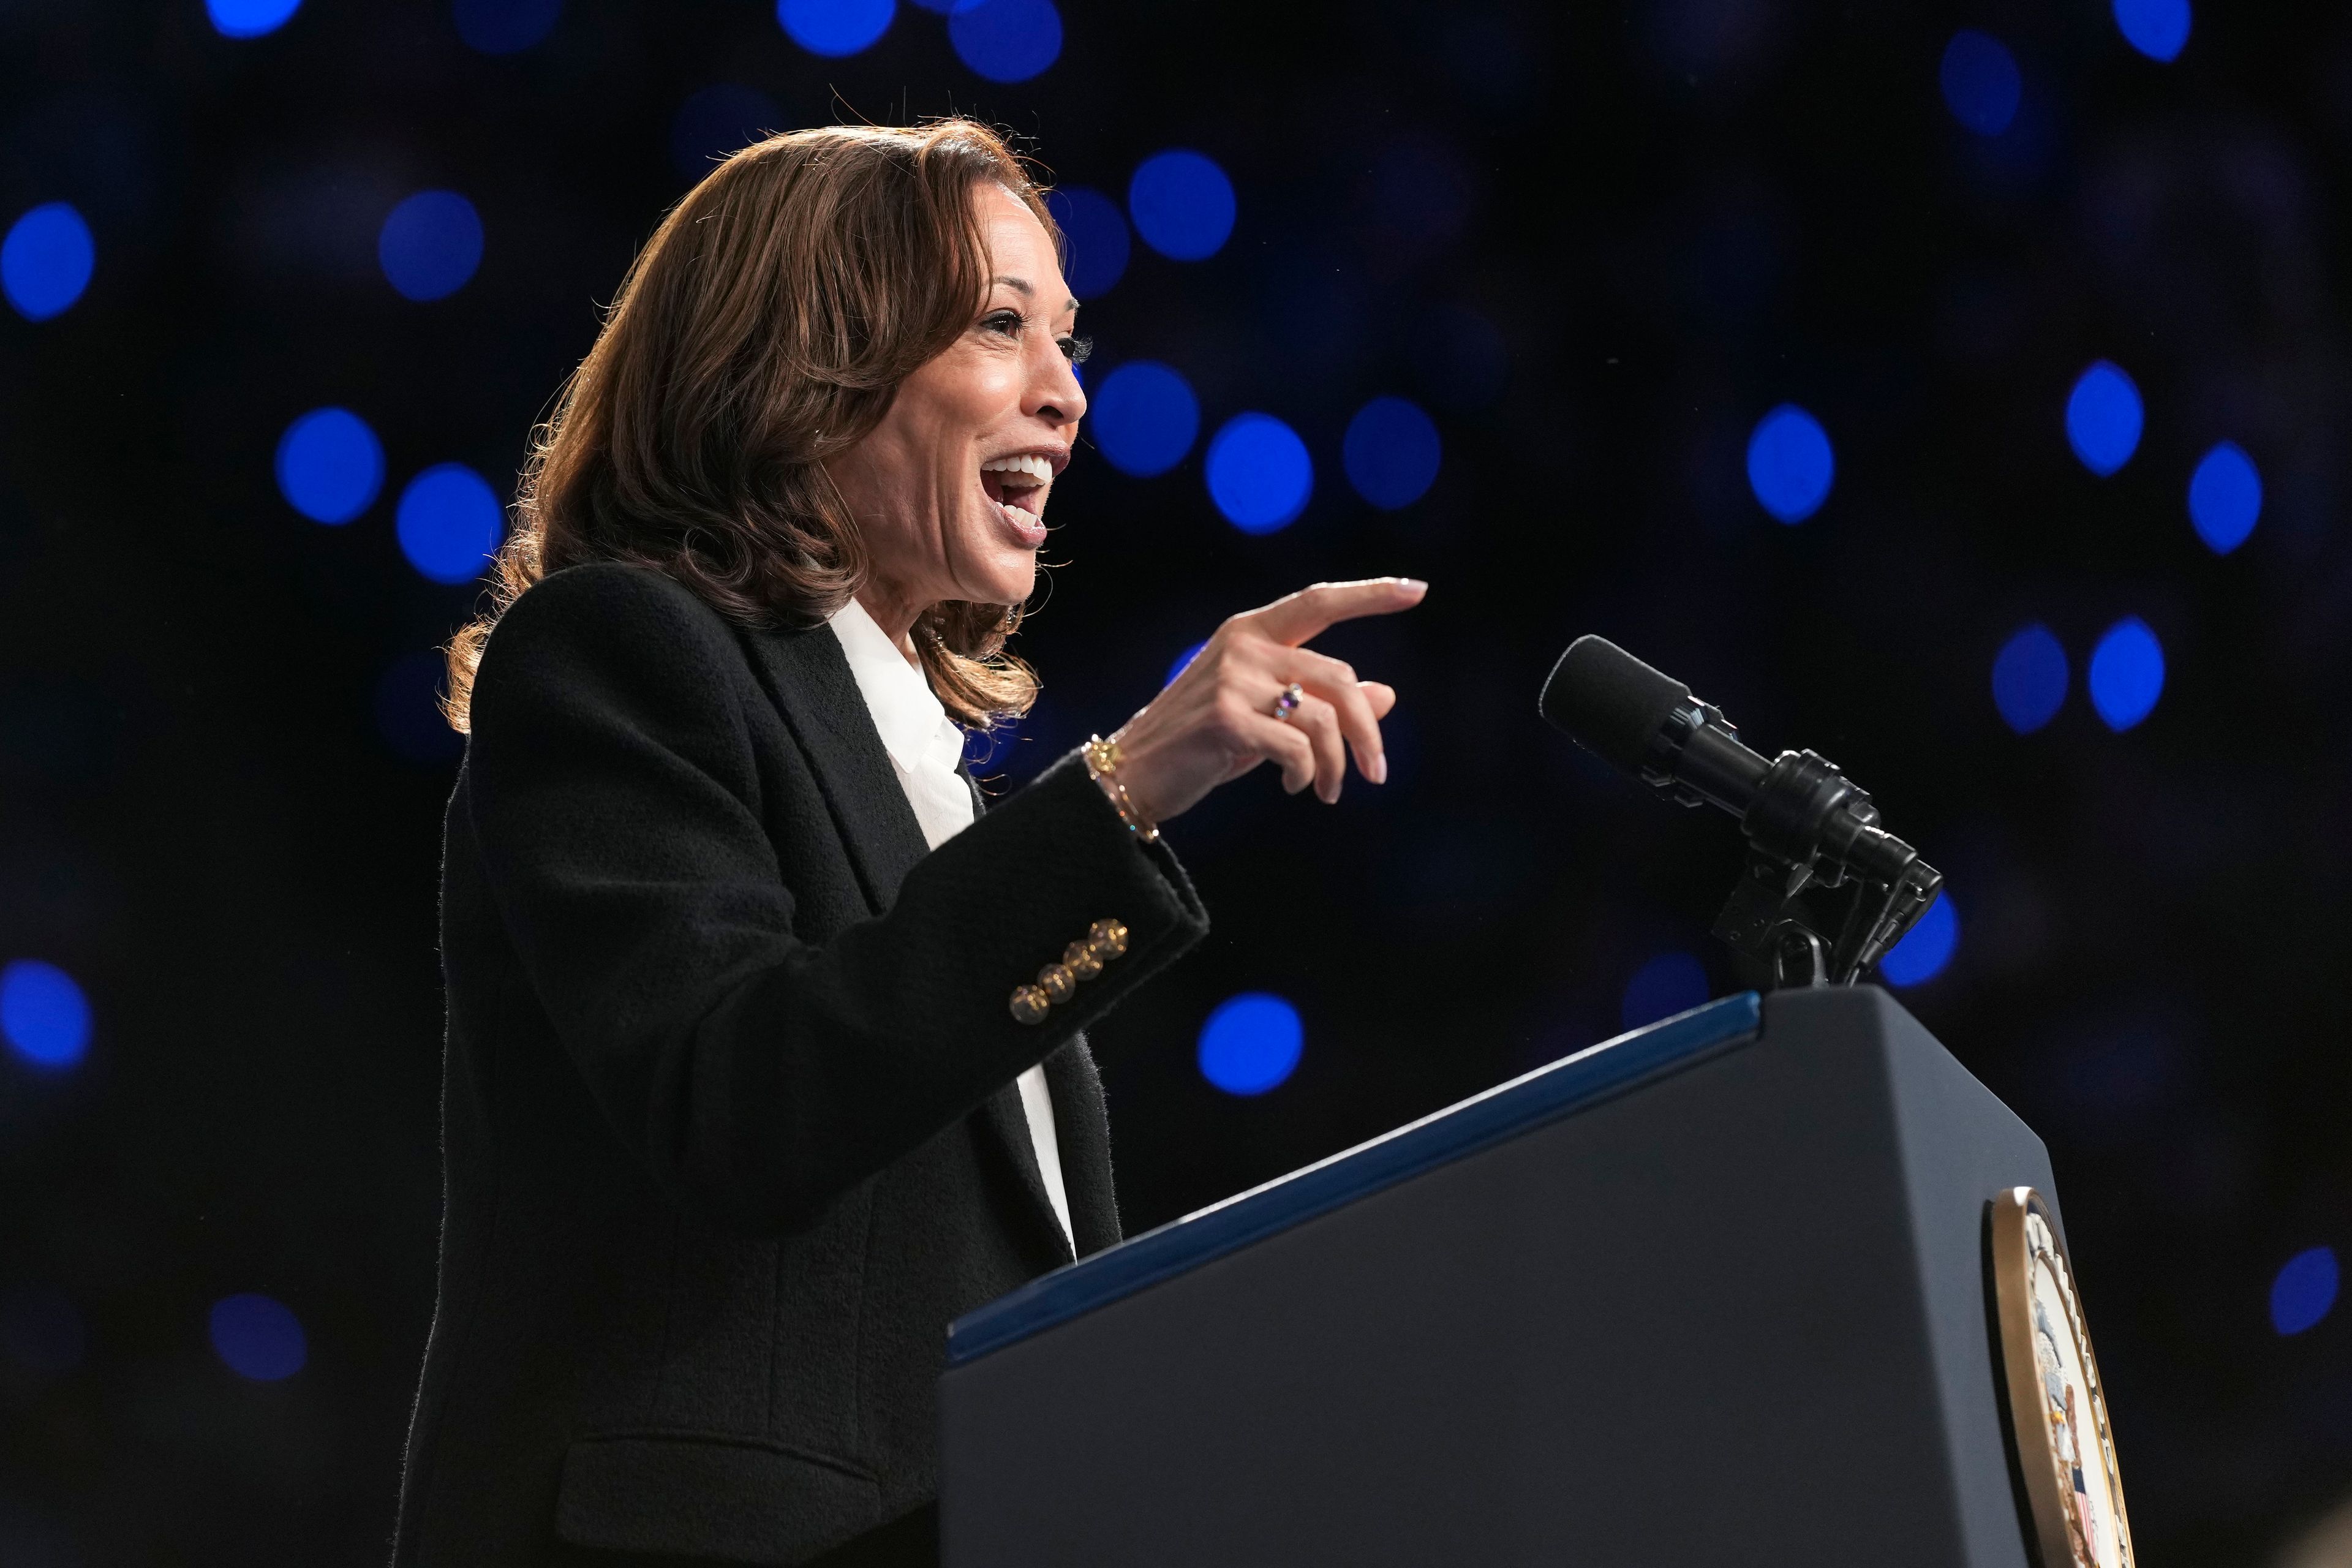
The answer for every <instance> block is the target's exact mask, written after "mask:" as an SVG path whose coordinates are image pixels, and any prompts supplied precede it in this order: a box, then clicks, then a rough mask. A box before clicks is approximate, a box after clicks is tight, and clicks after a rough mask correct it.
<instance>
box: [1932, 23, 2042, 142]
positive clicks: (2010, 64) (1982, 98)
mask: <svg viewBox="0 0 2352 1568" xmlns="http://www.w3.org/2000/svg"><path fill="white" fill-rule="evenodd" d="M1937 79H1938V80H1939V81H1940V82H1941V84H1942V86H1943V89H1944V103H1945V106H1946V107H1948V109H1950V110H1951V111H1952V118H1953V119H1955V120H1957V121H1959V122H1960V123H1961V124H1962V125H1965V126H1967V127H1968V128H1969V130H1971V131H1973V132H1976V133H1977V134H1978V135H1979V136H1998V135H2000V133H2001V132H2004V131H2006V130H2008V129H2009V122H2010V121H2012V120H2015V119H2016V118H2017V105H2018V101H2019V100H2020V99H2021V98H2022V97H2023V96H2024V91H2025V83H2024V79H2023V78H2022V77H2021V76H2020V75H2019V74H2018V69H2017V57H2016V56H2015V55H2012V54H2011V53H2010V52H2009V46H2008V45H2007V44H2004V43H2002V42H2001V41H2000V39H1999V38H1996V37H1993V36H1992V35H1991V34H1990V33H1979V32H1978V31H1977V30H1976V29H1975V28H1974V27H1963V28H1961V29H1960V30H1959V31H1958V32H1957V33H1954V34H1953V35H1952V41H1951V42H1950V43H1948V44H1946V45H1945V46H1944V63H1943V66H1942V68H1941V69H1940V70H1939V71H1938V72H1937Z"/></svg>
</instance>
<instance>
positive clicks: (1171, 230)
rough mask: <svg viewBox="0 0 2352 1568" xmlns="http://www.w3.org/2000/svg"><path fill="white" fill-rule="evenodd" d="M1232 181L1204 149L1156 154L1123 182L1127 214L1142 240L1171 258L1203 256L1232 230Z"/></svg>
mask: <svg viewBox="0 0 2352 1568" xmlns="http://www.w3.org/2000/svg"><path fill="white" fill-rule="evenodd" d="M1236 210H1237V209H1236V207H1235V205H1234V183H1233V182H1232V181H1231V180H1229V179H1227V178H1225V172H1224V171H1223V169H1220V168H1219V167H1217V165H1216V164H1215V163H1213V162H1212V161H1211V160H1210V159H1209V158H1208V156H1207V155H1206V154H1204V153H1194V152H1192V151H1189V150H1188V149H1185V148H1181V147H1180V148H1176V149H1174V150H1172V151H1170V152H1166V153H1153V154H1152V155H1151V156H1150V157H1149V158H1146V159H1145V160H1144V161H1143V162H1142V163H1139V164H1138V165H1137V166H1136V171H1135V175H1134V177H1133V178H1132V179H1130V180H1129V182H1128V184H1127V211H1128V216H1130V217H1132V218H1133V219H1134V220H1135V232H1136V233H1138V234H1139V235H1141V236H1142V237H1143V243H1144V244H1146V245H1148V246H1150V247H1151V248H1152V249H1154V250H1156V251H1158V252H1159V253H1160V255H1162V256H1165V257H1167V258H1170V259H1171V260H1174V261H1201V260H1204V259H1206V258H1209V257H1212V256H1214V255H1215V254H1216V253H1217V252H1218V251H1219V250H1221V249H1223V247H1224V243H1225V241H1226V239H1227V238H1229V237H1231V236H1232V234H1233V232H1234V213H1235V211H1236Z"/></svg>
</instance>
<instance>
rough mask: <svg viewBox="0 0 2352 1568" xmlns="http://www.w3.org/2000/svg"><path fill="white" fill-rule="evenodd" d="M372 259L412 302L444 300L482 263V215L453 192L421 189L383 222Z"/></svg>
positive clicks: (462, 286) (463, 283)
mask: <svg viewBox="0 0 2352 1568" xmlns="http://www.w3.org/2000/svg"><path fill="white" fill-rule="evenodd" d="M375 256H376V260H377V261H378V262H379V263H381V264H382V266H383V275H384V278H385V280H386V281H388V282H390V283H391V285H392V286H393V288H394V289H397V290H399V291H400V293H401V294H402V295H403V296H404V297H405V298H407V299H411V300H446V299H447V298H448V297H449V296H450V295H452V294H455V293H456V292H457V290H458V289H463V288H464V287H465V286H466V282H467V279H470V278H472V277H473V276H474V269H475V268H478V267H479V266H480V265H481V264H482V218H481V215H480V214H479V213H477V212H476V211H475V210H474V204H473V203H471V202H469V201H467V199H466V198H465V197H463V196H461V195H458V194H457V192H455V191H419V192H417V193H416V194H415V195H413V196H411V197H409V198H408V199H407V200H406V201H404V202H403V203H401V204H400V205H398V206H396V207H394V208H393V209H392V215H391V216H389V217H387V218H385V219H384V220H383V233H381V234H380V235H378V236H377V237H376V242H375Z"/></svg>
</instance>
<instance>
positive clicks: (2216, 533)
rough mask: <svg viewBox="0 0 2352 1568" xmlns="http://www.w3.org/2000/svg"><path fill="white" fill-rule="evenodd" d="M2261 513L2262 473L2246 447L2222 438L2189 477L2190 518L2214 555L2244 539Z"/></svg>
mask: <svg viewBox="0 0 2352 1568" xmlns="http://www.w3.org/2000/svg"><path fill="white" fill-rule="evenodd" d="M2262 515H2263V476H2262V472H2261V470H2259V469H2257V468H2255V467H2254V460H2253V459H2252V458H2249V457H2248V456H2246V449H2245V448H2244V447H2241V446H2239V445H2238V444H2237V443H2236V442H2235V441H2224V442H2222V443H2221V445H2219V446H2217V447H2214V448H2213V449H2212V450H2211V451H2210V452H2208V453H2206V454H2205V456H2204V458H2202V459H2201V460H2200V462H2199V463H2198V465H2197V471H2196V472H2195V473H2194V474H2191V475H2190V476H2189V521H2190V522H2192V523H2194V524H2195V525H2196V527H2197V537H2198V538H2200V539H2201V540H2203V541H2204V542H2205V543H2206V546H2207V548H2209V549H2210V550H2211V551H2212V552H2213V553H2214V554H2216V555H2227V554H2228V553H2230V552H2231V551H2232V550H2235V549H2236V548H2238V546H2240V545H2241V544H2243V543H2244V542H2246V536H2247V535H2248V534H2250V533H2252V532H2253V531H2254V523H2255V521H2257V520H2258V519H2260V518H2261V516H2262Z"/></svg>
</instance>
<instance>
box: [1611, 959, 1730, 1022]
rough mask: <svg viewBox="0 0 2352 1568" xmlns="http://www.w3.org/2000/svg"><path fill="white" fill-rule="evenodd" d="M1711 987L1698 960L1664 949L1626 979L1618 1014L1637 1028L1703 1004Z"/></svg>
mask: <svg viewBox="0 0 2352 1568" xmlns="http://www.w3.org/2000/svg"><path fill="white" fill-rule="evenodd" d="M1709 989H1710V988H1709V987H1708V985H1707V983H1706V969H1705V968H1704V967H1703V966H1702V965H1701V964H1700V963H1699V961H1698V960H1697V959H1696V958H1693V957H1692V956H1691V955H1690V954H1689V953H1687V952H1662V953H1660V954H1658V955H1657V956H1656V957H1655V958H1653V959H1651V960H1650V961H1649V962H1648V963H1644V964H1643V965H1642V967H1641V968H1639V969H1637V970H1635V971H1633V978H1632V979H1631V980H1628V981H1627V982H1625V994H1624V995H1623V996H1622V998H1620V1000H1619V1002H1618V1004H1617V1016H1618V1018H1619V1020H1620V1021H1621V1022H1622V1024H1623V1025H1624V1026H1625V1027H1627V1028H1629V1029H1638V1028H1640V1027H1642V1026H1643V1025H1645V1024H1654V1023H1656V1022H1657V1021H1658V1020H1659V1019H1661V1018H1671V1017H1673V1016H1675V1014H1677V1013H1687V1012H1689V1011H1690V1010H1691V1009H1692V1008H1693V1007H1696V1006H1699V1005H1703V1004H1704V1003H1705V1002H1706V999H1707V996H1708V994H1709Z"/></svg>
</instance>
